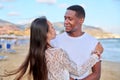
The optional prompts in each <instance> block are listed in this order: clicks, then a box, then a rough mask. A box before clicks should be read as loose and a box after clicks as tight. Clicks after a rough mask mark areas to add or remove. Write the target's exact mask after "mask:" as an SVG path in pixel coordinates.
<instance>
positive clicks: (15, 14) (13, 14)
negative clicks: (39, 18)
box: [8, 12, 19, 16]
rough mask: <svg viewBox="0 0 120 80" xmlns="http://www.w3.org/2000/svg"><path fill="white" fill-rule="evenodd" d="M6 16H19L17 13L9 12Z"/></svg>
mask: <svg viewBox="0 0 120 80" xmlns="http://www.w3.org/2000/svg"><path fill="white" fill-rule="evenodd" d="M8 16H19V13H18V12H9V13H8Z"/></svg>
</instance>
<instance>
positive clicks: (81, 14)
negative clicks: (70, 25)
mask: <svg viewBox="0 0 120 80" xmlns="http://www.w3.org/2000/svg"><path fill="white" fill-rule="evenodd" d="M67 10H73V11H75V12H76V16H77V17H80V18H81V17H83V18H85V10H84V8H83V7H82V6H80V5H72V6H70V7H68V8H67Z"/></svg>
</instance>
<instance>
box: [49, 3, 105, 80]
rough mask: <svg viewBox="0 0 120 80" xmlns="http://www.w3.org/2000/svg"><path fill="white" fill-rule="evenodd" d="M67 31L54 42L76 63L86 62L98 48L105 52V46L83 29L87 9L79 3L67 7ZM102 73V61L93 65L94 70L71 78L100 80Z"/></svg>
mask: <svg viewBox="0 0 120 80" xmlns="http://www.w3.org/2000/svg"><path fill="white" fill-rule="evenodd" d="M64 19H65V20H64V26H65V32H64V33H62V34H60V35H58V36H57V37H56V38H55V39H54V40H53V41H51V42H52V44H53V45H54V46H55V47H59V48H62V49H63V50H65V51H66V52H67V53H68V55H69V57H70V58H71V60H73V61H74V62H76V64H79V65H80V64H81V65H82V64H84V62H85V61H86V60H87V59H89V57H90V55H91V52H92V51H94V50H98V51H100V52H101V53H102V52H103V47H102V45H101V44H100V42H98V41H97V39H95V38H94V37H92V36H91V35H89V34H87V33H85V32H83V31H82V24H83V22H84V19H85V11H84V9H83V8H82V7H81V6H79V5H72V6H70V7H68V8H67V11H66V13H65V16H64ZM100 75H101V62H97V63H96V64H95V65H94V66H93V67H92V72H91V73H89V71H87V72H86V73H85V74H83V75H82V76H81V77H79V76H74V75H70V76H71V80H79V79H80V80H99V79H100Z"/></svg>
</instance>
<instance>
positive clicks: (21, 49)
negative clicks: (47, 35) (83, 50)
mask: <svg viewBox="0 0 120 80" xmlns="http://www.w3.org/2000/svg"><path fill="white" fill-rule="evenodd" d="M13 49H14V50H16V52H15V53H6V52H0V55H3V56H7V59H6V60H0V74H3V73H4V70H8V71H9V70H14V69H16V68H17V67H18V66H20V64H21V63H22V62H23V61H24V59H25V57H26V55H27V53H28V45H22V46H18V45H16V46H14V47H13ZM13 78H14V76H10V77H6V78H2V77H0V80H13ZM100 80H120V63H117V62H110V61H102V74H101V79H100Z"/></svg>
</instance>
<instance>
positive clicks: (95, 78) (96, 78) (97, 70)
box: [82, 43, 103, 80]
mask: <svg viewBox="0 0 120 80" xmlns="http://www.w3.org/2000/svg"><path fill="white" fill-rule="evenodd" d="M95 50H98V51H99V52H100V53H101V54H102V52H103V47H102V45H101V44H100V43H98V44H97V46H96V48H95ZM100 76H101V61H99V62H97V63H96V64H95V65H94V66H93V67H92V73H91V74H90V75H88V76H87V77H86V78H84V79H82V80H100Z"/></svg>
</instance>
